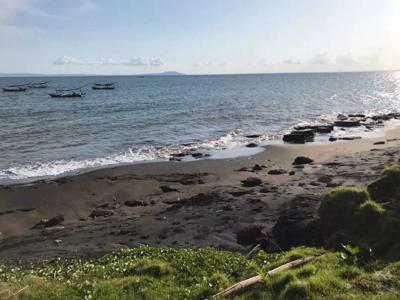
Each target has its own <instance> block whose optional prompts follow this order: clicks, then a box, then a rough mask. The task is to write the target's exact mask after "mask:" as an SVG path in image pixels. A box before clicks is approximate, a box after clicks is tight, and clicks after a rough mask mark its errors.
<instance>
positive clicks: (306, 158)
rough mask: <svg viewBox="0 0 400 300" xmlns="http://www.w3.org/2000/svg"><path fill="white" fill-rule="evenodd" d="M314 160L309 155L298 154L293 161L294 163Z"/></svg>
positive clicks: (307, 162) (306, 162)
mask: <svg viewBox="0 0 400 300" xmlns="http://www.w3.org/2000/svg"><path fill="white" fill-rule="evenodd" d="M313 161H314V160H312V159H311V158H309V157H307V156H297V157H296V158H295V160H294V161H293V165H304V164H311V163H312V162H313Z"/></svg>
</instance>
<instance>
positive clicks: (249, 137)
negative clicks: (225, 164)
mask: <svg viewBox="0 0 400 300" xmlns="http://www.w3.org/2000/svg"><path fill="white" fill-rule="evenodd" d="M260 136H261V134H248V135H245V137H247V138H248V139H256V138H259V137H260Z"/></svg>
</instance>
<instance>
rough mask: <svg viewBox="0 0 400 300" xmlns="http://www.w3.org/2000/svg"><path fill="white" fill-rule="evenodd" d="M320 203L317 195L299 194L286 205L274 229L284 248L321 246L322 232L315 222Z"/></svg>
mask: <svg viewBox="0 0 400 300" xmlns="http://www.w3.org/2000/svg"><path fill="white" fill-rule="evenodd" d="M318 205H319V197H318V196H316V195H312V194H310V195H299V196H296V197H295V198H294V199H293V200H291V201H290V202H289V203H288V204H286V205H285V206H284V209H283V211H282V212H281V214H280V216H279V219H278V221H277V223H276V224H275V226H274V227H273V230H272V235H273V239H274V240H275V242H276V243H277V244H278V245H279V246H280V247H281V248H282V249H283V250H287V249H289V248H291V247H295V246H299V245H305V246H319V245H320V243H321V234H320V232H319V230H318V226H317V225H316V222H315V217H316V215H317V210H318Z"/></svg>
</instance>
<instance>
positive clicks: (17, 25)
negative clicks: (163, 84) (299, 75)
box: [0, 0, 400, 75]
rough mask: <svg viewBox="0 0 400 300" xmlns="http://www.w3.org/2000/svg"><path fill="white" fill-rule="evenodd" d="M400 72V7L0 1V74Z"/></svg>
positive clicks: (341, 1) (316, 2) (386, 3)
mask: <svg viewBox="0 0 400 300" xmlns="http://www.w3.org/2000/svg"><path fill="white" fill-rule="evenodd" d="M397 69H400V0H280V1H275V0H143V1H136V0H113V1H109V0H98V1H96V0H0V73H45V74H115V75H117V74H121V75H122V74H141V73H156V72H163V71H177V72H182V73H186V74H232V73H275V72H340V71H364V70H397Z"/></svg>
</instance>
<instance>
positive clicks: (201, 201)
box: [179, 192, 223, 206]
mask: <svg viewBox="0 0 400 300" xmlns="http://www.w3.org/2000/svg"><path fill="white" fill-rule="evenodd" d="M221 200H223V198H222V197H221V195H220V194H218V193H215V192H211V193H207V194H204V193H200V194H197V195H195V196H193V197H190V198H188V199H182V200H180V201H179V204H181V205H185V206H205V205H210V204H211V203H213V202H218V201H221Z"/></svg>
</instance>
